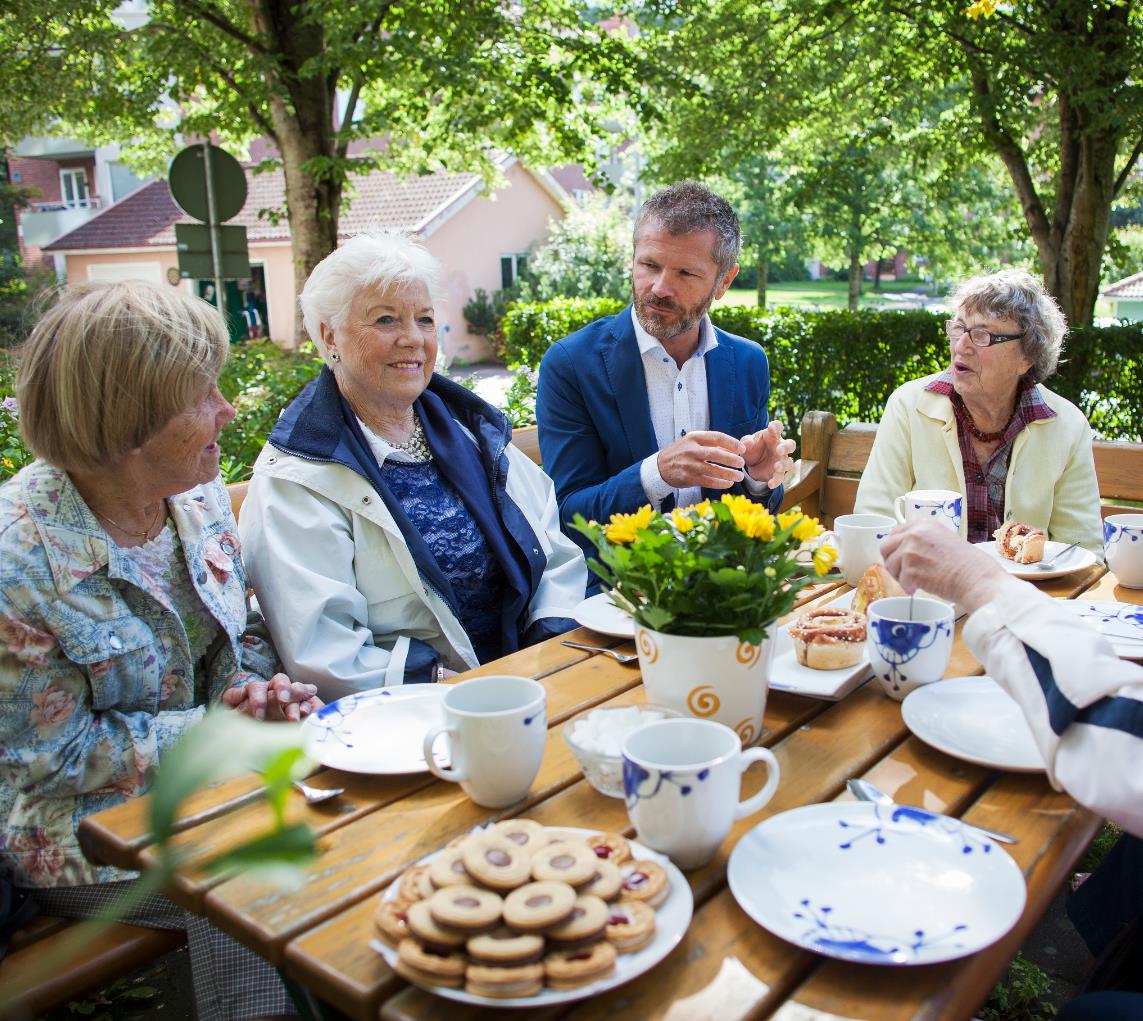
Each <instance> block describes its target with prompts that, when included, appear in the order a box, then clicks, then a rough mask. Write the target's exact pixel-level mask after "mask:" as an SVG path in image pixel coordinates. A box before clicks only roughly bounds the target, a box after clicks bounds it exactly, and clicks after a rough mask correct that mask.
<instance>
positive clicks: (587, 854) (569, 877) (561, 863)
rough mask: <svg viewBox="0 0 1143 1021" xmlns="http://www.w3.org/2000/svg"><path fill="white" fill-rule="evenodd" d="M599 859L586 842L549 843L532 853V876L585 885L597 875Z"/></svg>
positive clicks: (543, 880)
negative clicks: (596, 869)
mask: <svg viewBox="0 0 1143 1021" xmlns="http://www.w3.org/2000/svg"><path fill="white" fill-rule="evenodd" d="M598 861H599V859H598V858H596V856H595V855H594V854H592V852H591V851H589V850H588V849H587V847H586V845H584V844H548V846H547V847H542V848H540V850H538V851H537V852H536V853H535V854H534V855H532V878H533V879H535V880H536V881H537V882H546V881H548V880H554V881H555V882H558V883H567V884H568V885H569V886H583V885H584V883H588V882H590V881H591V878H592V876H594V875H595V866H596V863H597V862H598Z"/></svg>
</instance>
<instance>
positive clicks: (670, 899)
mask: <svg viewBox="0 0 1143 1021" xmlns="http://www.w3.org/2000/svg"><path fill="white" fill-rule="evenodd" d="M550 828H551V829H552V830H553V831H554V832H556V833H563V834H566V835H567V836H573V837H582V838H583V839H585V840H586V839H587V838H588V837H590V836H591V835H592V834H593V833H598V832H599V830H585V829H577V828H575V827H565V826H554V827H550ZM628 843H629V844H630V845H631V855H632V857H633V858H635V859H636V860H638V861H647V860H650V861H655V862H658V863H659V864H660V865H661V866H662V867H663V869H664V870H665V871H666V873H667V883H668V889H669V891H670V892H669V893H668V894H667V899H666V900H665V901H664V902H663V903H662V904H661V905H659V907H658V908H656V909H655V936H654V938H653V939H652V940H651V942H650V943H648V944H647V945H646V946H645V947H644V948H643V949H642V950H637V951H636V952H635V953H633V954H620V955H619V958H618V960H617V961H616V962H615V973H614V974H613V975H611V976H610V977H608V978H604V979H600V980H599V981H598V982H592V983H591V984H590V985H586V986H580V987H579V988H578V989H547V988H545V989H543V990H542V991H541V992H540V993H539V994H537V995H536V996H518V997H515V998H513V999H494V998H492V997H489V996H476V995H474V994H473V993H468V992H465V991H464V989H452V988H450V987H448V986H434V985H429V984H427V983H426V984H422V983H420V982H418V983H415V984H416V985H418V986H420V987H421V988H422V989H425V990H426V991H428V992H430V993H435V994H436V995H437V996H443V997H444V998H445V999H448V1000H456V1001H458V1002H460V1003H472V1004H476V1005H478V1006H483V1007H495V1008H496V1009H497V1010H504V1009H505V1008H508V1007H546V1006H552V1005H554V1004H558V1003H571V1002H573V1001H575V1000H585V999H587V998H588V997H589V996H594V995H595V994H596V993H602V992H606V991H607V990H608V989H614V988H615V987H616V986H621V985H623V983H624V982H630V981H631V980H632V979H633V978H638V977H639V976H640V975H642V974H643V972H645V971H648V970H650V969H651V968H653V967H654V966H655V965H656V964H658V963H659V962H660V961H661V960H662V959H663V958H664V957H666V956H667V954H669V953H670V952H671V951H672V950H673V949H674V948H675V946H676V945H677V944H678V942H679V941H680V940H681V939H682V938H683V935H684V934H685V933H686V931H687V926H688V925H690V923H691V915H692V914H693V913H694V898H693V896H692V895H691V888H690V885H689V884H688V883H687V881H686V879H684V878H683V874H682V873H681V872H680V871H679V870H678V867H677V866H676V865H675V864H674V863H673V862H672V861H671V860H670V859H669V858H668V857H667V856H666V855H665V854H659V853H658V852H657V851H652V850H651V849H650V848H648V847H644V846H643V845H642V844H640V843H638V842H637V841H635V840H629V841H628ZM439 853H440V852H439V851H438V852H437V853H436V854H439ZM436 854H430V855H428V856H427V857H426V858H424V859H423V862H428V861H432V860H433V858H435V857H436ZM396 896H397V883H396V882H394V883H392V884H390V886H389V887H388V888H387V889H386V890H385V893H384V898H385V900H392V899H393V898H394V897H396ZM369 945H370V946H371V947H372V948H373V949H374V950H376V951H377V952H378V953H379V954H380V955H381V956H382V957H384V958H385V962H386V963H387V964H388V965H389V967H391V968H392V967H394V966H395V965H396V963H397V951H396V950H395V949H393V947H391V946H389V945H388V944H386V943H382V942H381V941H380V940H372V941H370V943H369Z"/></svg>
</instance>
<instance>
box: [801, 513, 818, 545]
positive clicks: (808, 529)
mask: <svg viewBox="0 0 1143 1021" xmlns="http://www.w3.org/2000/svg"><path fill="white" fill-rule="evenodd" d="M821 534H822V526H821V525H820V524H818V519H817V518H802V520H801V521H799V522H798V523H797V524H796V525H795V526H794V538H795V539H797V540H798V542H805V541H806V540H807V539H816V538H817V537H818V536H819V535H821Z"/></svg>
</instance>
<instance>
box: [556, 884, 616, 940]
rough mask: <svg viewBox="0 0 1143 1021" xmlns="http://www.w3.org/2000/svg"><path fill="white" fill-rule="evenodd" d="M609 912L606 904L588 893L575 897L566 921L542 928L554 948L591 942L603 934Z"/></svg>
mask: <svg viewBox="0 0 1143 1021" xmlns="http://www.w3.org/2000/svg"><path fill="white" fill-rule="evenodd" d="M609 917H610V914H609V912H608V910H607V905H606V904H605V903H604V902H603V901H602V900H600V899H599V898H598V897H592V896H591V895H590V894H586V895H581V896H579V897H576V899H575V906H574V907H573V908H572V913H571V915H570V916H569V917H568V919H567V921H566V922H561V923H560V924H559V925H556V926H553V927H552V928H551V929H546V930H544V935H545V936H546V937H547V939H548V942H549V943H551V944H552V947H553V948H554V949H568V948H570V947H578V946H583V945H584V944H585V943H591V942H594V941H595V940H597V939H599V938H600V937H601V936H602V935H603V930H604V929H605V928H607V919H608V918H609Z"/></svg>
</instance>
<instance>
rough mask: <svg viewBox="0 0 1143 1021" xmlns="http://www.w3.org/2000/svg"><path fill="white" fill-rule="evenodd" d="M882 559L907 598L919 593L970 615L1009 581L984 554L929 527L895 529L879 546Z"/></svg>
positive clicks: (936, 527) (949, 531)
mask: <svg viewBox="0 0 1143 1021" xmlns="http://www.w3.org/2000/svg"><path fill="white" fill-rule="evenodd" d="M881 556H882V557H884V559H885V569H886V570H887V571H888V572H889V573H890V574H891V575H893V577H894V578H896V579H897V580H898V581H899V582H900V583H901V587H902V588H903V589H904V590H905V591H906V592H914V591H916V590H917V589H919V588H922V589H924V590H925V591H926V592H932V593H933V594H934V595H937V596H940V597H941V598H942V599H948V600H950V601H952V602H954V603H956V604H957V606H959V607H961V608H962V609H963V610H966V611H967V612H968V613H975V612H976V611H977V610H979V609H980V607H982V606H983V605H984V604H985V603H987V602H988V601H989V600H991V599H992V598H993V597H994V596H995V595H996V593H997V591H998V589H999V588H1000V586H1001V585H1003V584H1004V582H1005V581H1006V580H1007V579H1008V573H1007V572H1006V571H1005V570H1004V568H1003V567H1001V566H1000V565H999V564H998V563H996V561H995V560H993V559H992V557H990V556H989V555H988V554H987V553H985V552H983V551H982V550H978V549H977V548H976V547H975V546H973V545H972V544H971V543H968V542H965V540H964V539H962V538H961V537H960V536H959V535H957V534H956V532H954V531H952V529H949V528H945V527H944V526H943V525H938V524H937V523H936V522H933V521H910V522H909V523H908V524H907V525H898V526H897V527H896V528H894V529H893V531H891V532H890V533H889V534H888V535H887V536H886V537H885V539H883V540H882V542H881Z"/></svg>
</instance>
